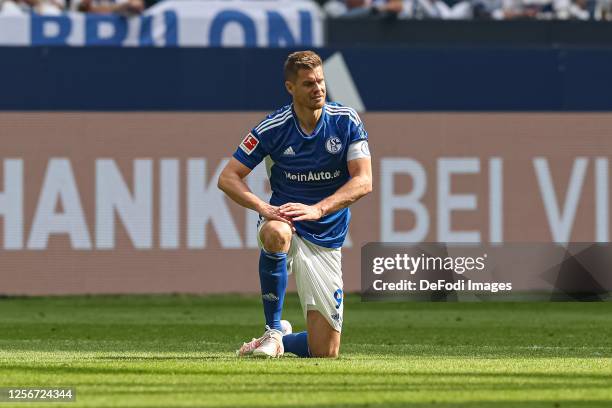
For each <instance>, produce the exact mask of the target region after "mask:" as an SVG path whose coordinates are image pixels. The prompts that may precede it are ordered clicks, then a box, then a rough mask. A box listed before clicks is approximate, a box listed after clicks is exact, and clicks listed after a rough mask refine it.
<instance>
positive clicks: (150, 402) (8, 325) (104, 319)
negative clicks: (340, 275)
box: [0, 295, 612, 408]
mask: <svg viewBox="0 0 612 408" xmlns="http://www.w3.org/2000/svg"><path fill="white" fill-rule="evenodd" d="M285 310H286V311H285V315H284V317H285V318H288V319H289V320H291V321H292V322H293V324H294V328H296V329H298V330H300V329H303V328H304V322H303V318H302V315H301V312H300V310H299V305H298V301H297V298H296V296H295V295H291V296H289V297H288V299H287V300H286V309H285ZM262 319H263V318H262V311H261V306H260V301H259V299H258V298H257V297H255V296H252V297H244V296H207V297H197V296H125V297H123V296H105V297H58V298H6V299H0V387H8V386H11V387H12V386H18V387H24V386H30V387H43V386H44V387H49V386H63V387H65V386H73V387H76V390H77V402H75V403H65V404H57V403H54V404H48V403H19V404H9V403H0V408H2V407H4V406H18V407H26V406H34V407H41V406H53V407H59V406H66V407H81V406H82V407H111V406H117V407H207V406H216V407H256V406H260V407H274V406H295V407H298V406H299V407H340V406H347V407H391V408H395V407H408V408H416V407H452V408H465V407H475V408H484V407H496V408H497V407H499V408H514V407H528V408H535V407H550V408H558V407H568V408H570V407H571V408H574V407H608V408H609V407H612V303H582V304H580V303H458V304H450V303H361V302H360V301H359V296H358V295H349V296H348V297H347V304H346V311H345V324H344V333H343V345H342V349H341V358H339V359H338V360H322V359H298V358H293V357H289V356H287V357H285V358H282V359H279V360H268V361H264V360H254V359H238V358H236V357H235V356H234V350H235V349H236V348H237V347H238V346H239V345H240V344H242V341H244V340H247V339H250V338H251V337H253V336H258V335H260V334H261V332H262V325H263V322H262Z"/></svg>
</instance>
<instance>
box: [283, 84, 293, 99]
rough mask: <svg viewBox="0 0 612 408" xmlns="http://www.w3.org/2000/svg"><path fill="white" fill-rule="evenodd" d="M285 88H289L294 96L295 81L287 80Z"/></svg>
mask: <svg viewBox="0 0 612 408" xmlns="http://www.w3.org/2000/svg"><path fill="white" fill-rule="evenodd" d="M285 89H287V92H289V94H291V96H293V82H291V81H285Z"/></svg>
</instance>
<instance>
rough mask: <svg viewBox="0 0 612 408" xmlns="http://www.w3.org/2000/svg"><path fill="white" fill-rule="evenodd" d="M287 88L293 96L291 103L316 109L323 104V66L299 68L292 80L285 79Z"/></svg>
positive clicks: (324, 91)
mask: <svg viewBox="0 0 612 408" xmlns="http://www.w3.org/2000/svg"><path fill="white" fill-rule="evenodd" d="M286 85H287V90H288V91H289V93H290V94H291V95H292V96H293V103H294V104H299V105H301V106H304V107H306V108H309V109H312V110H316V109H321V108H322V107H323V106H324V105H325V95H326V90H325V77H324V76H323V67H320V66H319V67H316V68H315V69H300V70H299V71H298V73H297V77H296V79H295V81H294V82H292V81H287V82H286Z"/></svg>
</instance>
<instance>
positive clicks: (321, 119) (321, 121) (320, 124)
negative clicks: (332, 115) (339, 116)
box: [291, 104, 327, 139]
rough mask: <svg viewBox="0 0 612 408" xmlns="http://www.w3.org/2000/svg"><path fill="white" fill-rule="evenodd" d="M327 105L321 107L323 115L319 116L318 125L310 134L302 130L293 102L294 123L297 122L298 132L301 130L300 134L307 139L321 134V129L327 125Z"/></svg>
mask: <svg viewBox="0 0 612 408" xmlns="http://www.w3.org/2000/svg"><path fill="white" fill-rule="evenodd" d="M326 106H327V104H325V105H323V109H321V116H320V117H319V121H318V122H317V126H316V127H315V130H313V132H312V133H311V134H310V135H309V134H307V133H306V132H304V131H303V130H302V127H301V126H300V122H299V120H298V117H297V114H296V113H295V110H294V109H293V104H291V115H292V116H293V123H294V124H295V128H296V129H297V131H298V132H300V135H302V137H305V138H307V139H312V138H313V137H316V136H317V135H318V134H319V132H320V131H321V129H323V127H324V126H325V117H326V116H327V113H326V112H325V110H326V109H325V107H326Z"/></svg>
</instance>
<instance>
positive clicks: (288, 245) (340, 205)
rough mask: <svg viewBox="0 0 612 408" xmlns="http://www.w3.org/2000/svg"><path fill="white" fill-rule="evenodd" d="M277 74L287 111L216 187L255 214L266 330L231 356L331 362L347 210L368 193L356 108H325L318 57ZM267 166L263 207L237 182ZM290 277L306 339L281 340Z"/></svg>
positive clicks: (289, 63) (253, 140)
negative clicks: (267, 187) (268, 190)
mask: <svg viewBox="0 0 612 408" xmlns="http://www.w3.org/2000/svg"><path fill="white" fill-rule="evenodd" d="M284 73H285V87H286V89H287V91H288V92H289V93H290V94H291V96H292V100H293V103H292V104H291V105H288V106H285V107H284V108H282V109H279V110H278V111H276V112H275V113H273V114H271V115H269V116H267V117H266V119H264V120H263V121H262V122H261V123H259V125H257V126H256V127H255V128H253V129H252V130H251V131H250V132H249V133H248V134H247V136H246V137H245V138H244V140H243V141H242V143H241V144H240V146H239V147H238V149H237V150H236V152H235V153H234V155H233V158H232V159H231V160H230V162H229V163H228V164H227V166H226V167H225V169H224V170H223V172H222V173H221V175H220V176H219V182H218V186H219V188H220V189H222V190H223V191H224V192H225V193H226V194H227V195H228V196H229V197H230V198H231V199H233V200H234V201H235V202H237V203H238V204H240V205H242V206H243V207H246V208H250V209H252V210H255V211H257V212H258V213H259V214H260V219H259V223H258V228H257V231H258V242H259V245H260V248H261V253H260V257H259V277H260V283H261V293H262V300H263V308H264V315H265V318H266V332H265V333H264V335H263V336H262V337H260V338H258V339H253V340H252V341H251V342H248V343H245V344H244V345H243V346H242V347H241V348H240V350H238V354H239V355H241V356H245V355H253V356H261V357H280V356H282V355H283V353H284V352H290V353H293V354H295V355H297V356H300V357H337V356H338V351H339V348H340V332H341V329H342V316H343V307H344V305H343V284H342V271H341V254H340V247H341V246H342V244H343V242H344V239H345V237H346V234H347V232H348V224H349V220H350V212H349V209H348V206H349V205H351V204H352V203H354V202H355V201H357V200H358V199H359V198H361V197H363V196H364V195H366V194H368V193H369V192H370V191H371V190H372V166H371V161H370V151H369V148H368V135H367V132H366V131H365V129H364V127H363V123H362V122H361V119H360V118H359V115H357V113H356V112H355V110H353V109H352V108H349V107H344V106H341V105H339V104H336V103H326V102H325V97H326V89H325V79H324V76H323V67H322V63H321V58H320V57H319V56H318V55H317V54H315V53H314V52H312V51H300V52H295V53H293V54H290V55H289V56H288V58H287V60H286V61H285V69H284ZM264 159H265V162H266V167H267V170H268V176H269V178H270V185H271V187H272V197H271V198H270V203H269V204H268V203H266V202H264V201H262V200H261V199H259V198H258V197H257V196H255V195H254V194H253V193H252V192H251V191H250V190H249V188H248V186H247V185H246V183H245V182H244V181H243V179H244V178H245V177H246V176H247V175H248V174H249V173H250V172H251V170H252V169H254V168H255V166H257V165H258V164H259V163H260V162H261V161H262V160H264ZM288 273H294V274H295V279H296V284H297V289H298V294H299V297H300V303H301V305H302V309H303V311H304V316H305V318H306V323H307V331H305V332H301V333H290V331H291V330H285V333H283V324H282V323H285V322H284V321H283V322H282V323H281V313H282V308H283V300H284V297H285V291H286V288H287V275H288ZM285 325H287V324H285Z"/></svg>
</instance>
